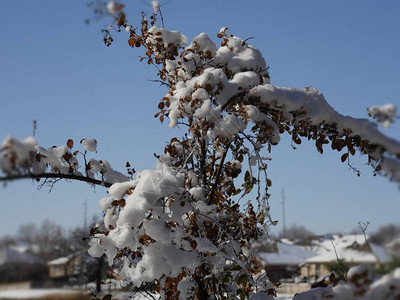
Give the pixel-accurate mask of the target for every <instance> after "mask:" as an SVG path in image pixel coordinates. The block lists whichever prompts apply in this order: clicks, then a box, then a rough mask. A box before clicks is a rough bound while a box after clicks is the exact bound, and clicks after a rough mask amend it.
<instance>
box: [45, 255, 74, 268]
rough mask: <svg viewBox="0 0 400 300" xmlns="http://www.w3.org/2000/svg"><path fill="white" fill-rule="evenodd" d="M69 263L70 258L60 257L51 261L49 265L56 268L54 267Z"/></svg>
mask: <svg viewBox="0 0 400 300" xmlns="http://www.w3.org/2000/svg"><path fill="white" fill-rule="evenodd" d="M68 261H69V258H68V257H60V258H57V259H54V260H51V261H49V262H48V263H47V265H49V266H54V265H64V264H66V263H67V262H68Z"/></svg>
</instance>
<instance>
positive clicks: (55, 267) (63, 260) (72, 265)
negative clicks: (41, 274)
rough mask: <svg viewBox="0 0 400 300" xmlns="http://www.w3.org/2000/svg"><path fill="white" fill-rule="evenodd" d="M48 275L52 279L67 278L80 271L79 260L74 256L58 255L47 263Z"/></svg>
mask: <svg viewBox="0 0 400 300" xmlns="http://www.w3.org/2000/svg"><path fill="white" fill-rule="evenodd" d="M47 266H48V268H49V277H50V279H53V280H62V281H64V280H68V279H70V278H72V277H78V276H79V274H80V273H81V272H82V270H81V267H82V264H81V260H80V259H79V258H77V257H74V256H68V257H60V258H57V259H54V260H51V261H49V262H48V263H47Z"/></svg>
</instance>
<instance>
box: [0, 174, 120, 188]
mask: <svg viewBox="0 0 400 300" xmlns="http://www.w3.org/2000/svg"><path fill="white" fill-rule="evenodd" d="M42 178H45V179H49V178H56V179H70V180H77V181H84V182H88V183H91V184H95V185H101V186H104V187H110V186H111V185H112V183H109V182H106V181H104V180H98V179H94V178H90V177H86V176H79V175H74V174H63V173H42V174H32V173H30V174H21V175H10V176H5V177H0V182H7V181H13V180H19V179H42Z"/></svg>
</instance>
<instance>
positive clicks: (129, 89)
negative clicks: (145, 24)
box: [0, 0, 400, 236]
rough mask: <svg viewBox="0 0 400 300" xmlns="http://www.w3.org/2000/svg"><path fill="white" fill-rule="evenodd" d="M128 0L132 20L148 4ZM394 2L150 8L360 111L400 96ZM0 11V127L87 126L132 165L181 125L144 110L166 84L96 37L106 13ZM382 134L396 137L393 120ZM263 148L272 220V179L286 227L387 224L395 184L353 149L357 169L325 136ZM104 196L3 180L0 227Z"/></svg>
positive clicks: (120, 40) (78, 215)
mask: <svg viewBox="0 0 400 300" xmlns="http://www.w3.org/2000/svg"><path fill="white" fill-rule="evenodd" d="M127 2H128V5H127V11H128V18H129V20H130V22H131V23H132V24H133V25H136V24H139V21H140V12H141V11H142V10H147V11H150V10H151V7H150V6H149V4H146V2H145V1H127ZM148 2H150V1H148ZM399 13H400V2H399V1H397V0H392V1H389V0H388V1H384V2H380V1H369V0H362V1H361V0H357V1H356V0H355V1H347V0H346V1H343V0H340V1H320V0H313V1H311V0H305V1H297V0H292V1H266V0H263V1H222V0H213V1H209V0H203V1H183V0H170V1H168V2H167V3H166V4H165V5H164V6H163V14H164V18H165V21H166V27H167V28H168V29H177V30H180V31H181V32H182V33H184V34H186V35H187V36H188V38H189V39H190V38H192V37H194V36H195V35H197V34H198V33H200V32H206V33H208V34H209V35H210V36H211V37H215V36H216V33H217V32H218V31H219V29H220V28H221V27H223V26H227V27H229V30H230V32H231V33H232V34H235V35H238V36H240V37H242V38H248V37H254V38H255V39H253V40H251V43H252V44H253V45H255V46H256V47H258V48H259V49H260V50H261V51H262V53H263V54H264V57H265V59H266V61H267V63H268V64H269V65H270V67H271V68H270V74H271V81H272V83H273V84H275V85H279V86H291V87H298V88H303V87H305V86H312V87H315V88H317V89H319V90H320V91H321V92H322V93H323V94H324V95H325V97H326V99H327V100H328V102H329V103H330V104H331V105H332V106H333V107H334V108H336V109H337V110H338V111H339V112H340V113H342V114H345V115H347V114H348V115H352V116H355V117H367V114H366V108H367V107H368V106H371V105H381V104H386V103H395V104H397V105H399V104H400V84H399V80H400V60H399V53H400V31H399V28H400V19H399V18H398V16H399ZM0 15H1V17H0V28H2V33H1V43H0V99H1V100H0V101H1V110H0V112H1V118H0V137H1V139H3V138H4V137H6V135H7V134H11V135H13V136H15V137H17V138H24V137H26V136H29V135H31V134H32V121H33V120H37V122H38V128H37V133H36V137H37V139H38V140H39V143H40V144H41V145H42V146H46V147H50V146H52V145H62V144H64V143H65V142H66V140H67V139H69V138H73V139H74V140H75V141H76V142H77V141H79V140H80V139H81V138H96V139H97V140H98V142H99V147H98V154H97V157H99V158H104V159H108V160H109V161H110V163H111V164H112V165H113V166H114V167H115V168H116V169H120V170H124V165H125V162H126V161H130V162H131V163H132V165H133V166H134V167H135V168H136V169H138V170H140V169H149V168H150V169H151V168H154V166H155V160H154V158H153V153H154V152H157V153H161V152H162V149H163V146H164V145H165V141H167V140H169V139H170V138H171V137H173V136H175V135H176V136H180V132H179V131H178V130H172V129H169V128H168V127H167V126H166V125H165V124H164V125H162V124H160V123H159V122H158V120H156V119H153V115H154V113H155V112H157V107H156V106H157V103H158V100H159V99H160V98H162V97H163V95H164V94H165V92H166V91H165V90H164V89H163V88H160V87H159V86H158V85H157V84H156V83H152V82H150V81H148V79H154V78H155V72H154V71H155V70H154V69H152V68H150V67H148V66H147V65H146V64H145V63H139V62H138V55H140V54H141V52H138V51H137V50H132V49H130V48H129V47H128V45H127V37H126V34H125V33H121V34H115V35H114V37H115V42H114V44H113V45H112V46H111V47H109V48H107V47H106V46H104V45H103V43H102V35H101V33H100V29H101V28H102V27H103V25H105V20H100V21H98V22H93V23H92V24H91V25H89V26H87V25H85V24H84V20H85V19H86V18H88V17H90V16H91V11H90V10H89V9H87V7H86V4H85V1H53V0H47V1H30V0H26V1H19V0H13V1H4V2H2V9H1V12H0ZM215 40H217V39H216V37H215ZM385 132H386V133H387V134H388V135H390V136H392V137H395V138H397V139H400V124H396V125H395V126H393V127H392V128H391V129H389V130H385ZM272 158H273V160H272V161H271V163H270V165H269V174H270V176H271V179H272V182H273V186H272V188H271V193H272V198H271V204H272V214H273V217H274V218H276V219H281V214H282V210H281V189H282V187H284V188H285V194H286V219H287V224H288V225H289V224H292V223H297V224H301V225H304V226H306V227H307V228H309V229H311V230H313V231H314V232H316V233H325V232H333V231H342V232H346V231H350V230H352V229H354V228H356V227H357V222H358V221H363V222H366V221H370V222H371V225H370V230H371V232H372V231H373V230H376V229H377V228H378V227H379V226H381V225H383V224H387V223H396V224H400V218H399V213H398V212H399V211H400V193H399V190H398V186H397V185H396V184H394V183H390V182H388V180H387V179H385V178H376V177H373V176H372V171H371V169H370V168H368V167H365V166H364V165H365V162H366V159H365V158H355V159H353V160H354V165H355V166H357V167H358V168H360V170H361V172H362V175H361V177H360V178H358V177H357V176H356V175H355V174H354V173H353V172H352V171H350V170H349V169H348V167H347V166H346V165H344V164H342V163H341V162H340V154H338V153H334V152H332V151H329V149H328V148H327V149H326V151H325V154H324V155H320V154H319V153H318V152H317V151H316V150H315V147H314V146H313V145H312V144H311V143H310V144H307V143H303V144H302V145H300V147H298V149H297V150H295V151H294V150H292V148H291V146H290V142H289V141H288V140H287V139H286V141H285V140H284V141H282V143H281V144H280V145H279V146H277V147H275V148H274V149H273V152H272ZM104 196H107V194H106V191H105V190H103V189H101V188H96V190H93V189H91V188H90V187H89V186H88V185H87V184H84V183H66V182H60V183H58V184H57V185H56V186H55V187H54V189H53V191H52V192H51V193H50V194H49V193H48V190H47V189H46V187H44V188H43V189H42V191H37V184H36V183H32V182H30V181H25V182H12V183H10V184H8V186H7V187H6V188H1V189H0V203H2V206H1V209H0V236H3V235H6V234H12V233H13V232H15V231H16V229H17V228H18V226H19V225H20V224H23V223H28V222H40V221H41V220H43V219H45V218H48V219H50V220H53V221H55V222H57V223H59V224H61V225H64V226H67V227H71V226H75V225H80V224H82V223H83V203H84V199H87V201H88V205H89V215H91V214H94V213H98V214H100V210H99V206H98V201H99V199H100V198H102V197H104ZM280 229H281V225H278V226H277V228H275V229H273V232H277V231H279V230H280Z"/></svg>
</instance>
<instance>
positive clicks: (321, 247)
mask: <svg viewBox="0 0 400 300" xmlns="http://www.w3.org/2000/svg"><path fill="white" fill-rule="evenodd" d="M369 245H370V247H371V248H369V246H368V245H367V243H366V241H365V237H364V235H362V234H354V235H334V236H332V239H324V240H321V241H313V242H312V243H311V244H310V246H307V248H308V249H312V250H313V251H315V252H317V253H318V255H317V256H314V257H311V258H308V259H306V260H305V261H304V263H323V262H331V261H336V260H337V257H336V253H335V250H336V252H337V256H338V257H339V259H342V260H344V261H346V262H349V263H352V262H354V263H385V262H389V261H391V259H392V258H391V256H390V254H389V253H388V252H387V251H386V250H385V249H384V248H382V247H380V246H378V245H375V244H371V243H370V244H369Z"/></svg>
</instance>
